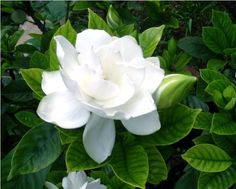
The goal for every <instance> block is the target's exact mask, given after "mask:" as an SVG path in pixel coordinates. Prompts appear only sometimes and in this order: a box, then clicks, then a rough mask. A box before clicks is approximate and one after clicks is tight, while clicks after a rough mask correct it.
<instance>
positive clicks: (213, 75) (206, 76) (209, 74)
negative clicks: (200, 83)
mask: <svg viewBox="0 0 236 189" xmlns="http://www.w3.org/2000/svg"><path fill="white" fill-rule="evenodd" d="M200 75H201V78H202V79H203V80H204V81H205V82H206V83H207V84H209V83H210V82H212V81H215V80H217V79H221V80H224V81H225V82H226V83H227V84H231V82H230V81H229V79H228V78H227V77H225V76H224V75H223V74H221V73H220V72H218V71H215V70H210V69H200Z"/></svg>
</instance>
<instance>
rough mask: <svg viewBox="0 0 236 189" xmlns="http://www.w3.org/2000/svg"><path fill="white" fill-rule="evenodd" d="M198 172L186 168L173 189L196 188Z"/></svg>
mask: <svg viewBox="0 0 236 189" xmlns="http://www.w3.org/2000/svg"><path fill="white" fill-rule="evenodd" d="M197 180H198V172H197V171H196V170H194V169H193V168H191V167H190V168H188V169H187V170H186V173H184V174H183V175H182V176H181V177H180V178H179V180H178V181H177V182H176V184H175V188H174V189H190V188H191V189H197Z"/></svg>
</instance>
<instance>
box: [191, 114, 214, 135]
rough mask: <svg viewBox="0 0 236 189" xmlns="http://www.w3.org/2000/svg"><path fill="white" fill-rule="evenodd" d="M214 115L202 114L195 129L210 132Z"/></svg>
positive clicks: (195, 124) (199, 115)
mask: <svg viewBox="0 0 236 189" xmlns="http://www.w3.org/2000/svg"><path fill="white" fill-rule="evenodd" d="M212 118H213V115H212V114H211V113H209V112H200V114H198V116H197V119H196V121H195V123H194V126H193V128H194V129H202V130H206V131H210V129H211V123H212Z"/></svg>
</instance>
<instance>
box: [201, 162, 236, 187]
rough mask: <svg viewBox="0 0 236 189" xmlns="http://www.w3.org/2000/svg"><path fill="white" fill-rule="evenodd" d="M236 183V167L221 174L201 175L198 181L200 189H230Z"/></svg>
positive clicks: (231, 167)
mask: <svg viewBox="0 0 236 189" xmlns="http://www.w3.org/2000/svg"><path fill="white" fill-rule="evenodd" d="M235 183H236V166H235V165H232V166H230V167H229V168H228V169H226V170H225V171H223V172H219V173H203V172H202V173H201V174H200V176H199V180H198V189H206V188H209V189H211V188H212V189H228V188H230V187H231V186H232V185H233V184H235Z"/></svg>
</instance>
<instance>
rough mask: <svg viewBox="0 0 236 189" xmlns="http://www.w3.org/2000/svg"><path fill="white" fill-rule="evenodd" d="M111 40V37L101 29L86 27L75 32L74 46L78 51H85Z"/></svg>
mask: <svg viewBox="0 0 236 189" xmlns="http://www.w3.org/2000/svg"><path fill="white" fill-rule="evenodd" d="M111 41H112V37H111V36H110V35H109V34H108V33H106V32H105V31H103V30H94V29H86V30H84V31H83V32H81V33H78V34H77V38H76V45H75V47H76V50H77V51H78V52H79V53H86V52H88V51H90V50H91V49H92V48H93V49H97V48H98V47H100V46H101V45H105V44H107V43H109V42H111Z"/></svg>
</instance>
